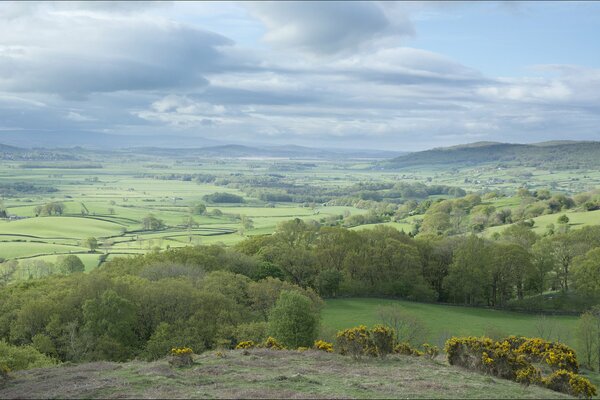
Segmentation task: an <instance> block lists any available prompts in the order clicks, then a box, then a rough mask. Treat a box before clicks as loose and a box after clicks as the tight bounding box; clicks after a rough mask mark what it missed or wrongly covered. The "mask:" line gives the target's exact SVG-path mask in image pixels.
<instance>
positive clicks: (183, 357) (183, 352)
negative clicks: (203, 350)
mask: <svg viewBox="0 0 600 400" xmlns="http://www.w3.org/2000/svg"><path fill="white" fill-rule="evenodd" d="M193 354H194V352H193V350H192V349H191V348H189V347H173V348H172V349H171V358H170V359H169V364H171V365H173V366H176V367H180V366H188V365H192V364H193V363H194V361H193V359H192V355H193Z"/></svg>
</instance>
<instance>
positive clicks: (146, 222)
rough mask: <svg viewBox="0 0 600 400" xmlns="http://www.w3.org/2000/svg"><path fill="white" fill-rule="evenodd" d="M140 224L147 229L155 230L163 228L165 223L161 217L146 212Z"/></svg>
mask: <svg viewBox="0 0 600 400" xmlns="http://www.w3.org/2000/svg"><path fill="white" fill-rule="evenodd" d="M142 226H143V227H144V229H145V230H147V231H157V230H159V229H162V228H164V226H165V224H164V222H163V221H162V220H161V219H158V218H156V217H155V216H154V215H152V214H148V215H146V216H145V217H144V219H143V220H142Z"/></svg>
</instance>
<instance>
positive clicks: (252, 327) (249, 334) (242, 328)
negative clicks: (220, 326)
mask: <svg viewBox="0 0 600 400" xmlns="http://www.w3.org/2000/svg"><path fill="white" fill-rule="evenodd" d="M267 330H268V324H267V323H266V322H262V321H259V322H248V323H245V324H239V325H238V326H237V327H236V328H235V332H234V335H235V339H236V341H237V342H242V341H253V342H255V343H260V342H262V341H263V340H265V339H266V338H267Z"/></svg>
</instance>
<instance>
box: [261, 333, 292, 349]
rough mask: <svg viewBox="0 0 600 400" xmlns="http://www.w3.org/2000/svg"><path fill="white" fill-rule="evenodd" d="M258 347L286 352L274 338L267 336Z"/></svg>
mask: <svg viewBox="0 0 600 400" xmlns="http://www.w3.org/2000/svg"><path fill="white" fill-rule="evenodd" d="M258 347H260V348H263V349H271V350H286V347H285V346H284V345H283V344H281V343H279V342H278V341H277V340H276V339H275V338H273V337H271V336H269V337H268V338H267V339H266V340H265V341H264V342H262V343H261V344H260V345H259V346H258Z"/></svg>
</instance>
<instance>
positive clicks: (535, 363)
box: [444, 336, 596, 397]
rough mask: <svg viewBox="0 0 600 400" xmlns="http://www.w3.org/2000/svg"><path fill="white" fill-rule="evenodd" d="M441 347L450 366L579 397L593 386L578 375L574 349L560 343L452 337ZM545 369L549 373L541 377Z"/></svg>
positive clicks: (587, 395) (517, 338)
mask: <svg viewBox="0 0 600 400" xmlns="http://www.w3.org/2000/svg"><path fill="white" fill-rule="evenodd" d="M444 350H445V351H446V353H447V355H448V362H449V363H450V364H451V365H459V366H462V367H465V368H469V369H474V370H479V371H482V372H486V373H489V374H491V375H495V376H499V377H501V378H505V379H510V380H514V381H517V382H521V383H524V384H538V385H544V386H547V387H549V388H551V389H553V390H556V391H560V392H563V393H568V394H572V395H575V396H580V397H590V393H595V391H596V388H595V387H594V386H593V385H592V384H591V383H590V382H589V381H588V380H587V379H585V378H582V377H580V376H579V375H577V372H578V371H579V363H578V362H577V357H576V355H575V351H574V350H573V349H571V348H570V347H569V346H566V345H564V344H562V343H559V342H548V341H546V340H543V339H540V338H525V337H517V336H509V337H507V338H505V339H502V340H499V341H494V340H492V339H490V338H486V337H481V338H477V337H473V336H470V337H461V338H458V337H453V338H451V339H449V340H448V341H447V342H446V345H445V348H444ZM544 371H546V373H549V374H550V375H549V376H547V377H544V376H543V373H544Z"/></svg>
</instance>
